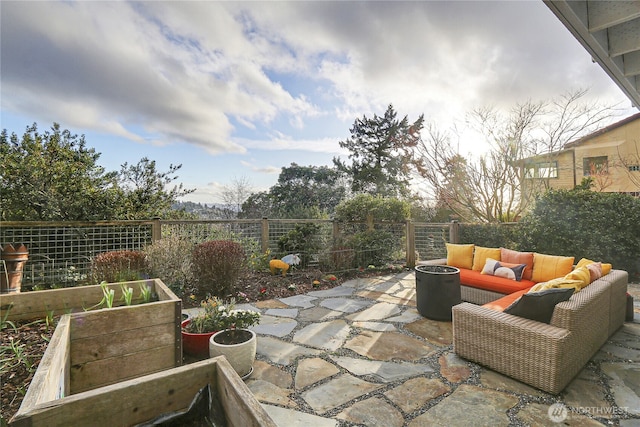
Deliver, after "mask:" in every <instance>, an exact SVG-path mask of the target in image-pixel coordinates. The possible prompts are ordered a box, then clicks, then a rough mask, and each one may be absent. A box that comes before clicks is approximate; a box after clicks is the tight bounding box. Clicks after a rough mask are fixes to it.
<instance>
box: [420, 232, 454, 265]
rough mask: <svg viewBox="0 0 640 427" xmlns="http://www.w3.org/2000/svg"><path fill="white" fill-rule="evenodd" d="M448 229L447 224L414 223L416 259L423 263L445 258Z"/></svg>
mask: <svg viewBox="0 0 640 427" xmlns="http://www.w3.org/2000/svg"><path fill="white" fill-rule="evenodd" d="M449 227H450V225H449V224H428V223H415V224H414V229H415V233H414V238H415V240H414V241H415V250H416V258H417V259H418V260H423V261H424V260H429V259H438V258H446V257H447V247H446V245H445V244H446V243H447V242H449Z"/></svg>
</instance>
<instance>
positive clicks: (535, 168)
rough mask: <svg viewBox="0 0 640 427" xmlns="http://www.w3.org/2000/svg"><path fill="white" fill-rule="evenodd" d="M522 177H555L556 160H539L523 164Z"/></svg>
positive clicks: (556, 173)
mask: <svg viewBox="0 0 640 427" xmlns="http://www.w3.org/2000/svg"><path fill="white" fill-rule="evenodd" d="M524 177H525V178H527V179H533V178H557V177H558V162H556V161H554V162H541V163H534V164H530V165H527V166H525V168H524Z"/></svg>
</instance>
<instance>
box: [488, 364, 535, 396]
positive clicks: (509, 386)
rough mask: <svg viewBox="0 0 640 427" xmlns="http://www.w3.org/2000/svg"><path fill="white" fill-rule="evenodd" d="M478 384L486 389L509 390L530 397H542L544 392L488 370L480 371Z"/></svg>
mask: <svg viewBox="0 0 640 427" xmlns="http://www.w3.org/2000/svg"><path fill="white" fill-rule="evenodd" d="M480 384H482V385H483V386H485V387H487V388H493V389H496V390H509V391H512V392H514V393H518V394H528V395H531V396H544V392H542V391H540V390H538V389H537V388H533V387H531V386H530V385H527V384H525V383H521V382H520V381H518V380H514V379H513V378H510V377H508V376H506V375H502V374H499V373H497V372H496V371H492V370H489V369H484V368H483V369H482V371H481V372H480Z"/></svg>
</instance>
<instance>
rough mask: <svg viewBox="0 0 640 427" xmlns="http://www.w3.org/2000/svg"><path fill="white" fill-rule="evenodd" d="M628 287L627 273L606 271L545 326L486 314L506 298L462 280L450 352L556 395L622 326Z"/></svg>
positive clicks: (555, 312) (494, 312) (558, 308)
mask: <svg viewBox="0 0 640 427" xmlns="http://www.w3.org/2000/svg"><path fill="white" fill-rule="evenodd" d="M443 261H444V262H443ZM428 263H429V264H437V263H446V260H432V261H430V262H428ZM461 277H464V275H463V274H461ZM495 279H496V280H503V279H501V278H495ZM627 283H628V274H627V272H626V271H622V270H611V272H609V274H606V275H605V276H602V277H601V278H599V279H597V280H595V281H593V282H592V283H591V284H589V285H588V286H586V287H584V288H583V289H582V290H580V291H579V292H576V293H574V294H573V295H572V296H571V297H570V299H569V300H568V301H564V302H561V303H559V304H557V305H556V306H555V309H554V310H553V315H552V317H551V321H550V323H549V324H546V323H542V322H538V321H535V320H530V319H526V318H523V317H518V316H515V315H511V314H508V313H505V312H502V311H498V310H495V309H492V308H490V307H489V306H490V302H491V301H492V298H493V299H499V298H501V297H504V296H505V294H503V293H500V292H494V291H490V290H489V291H487V290H483V289H481V288H478V287H477V284H476V285H474V286H473V287H470V286H466V285H465V283H464V281H463V279H462V278H461V290H462V299H463V301H467V302H463V303H462V304H459V305H456V306H454V307H453V310H452V311H453V348H454V351H455V353H456V354H458V355H459V356H460V357H463V358H465V359H467V360H470V361H473V362H476V363H478V364H481V365H484V366H486V367H488V368H490V369H492V370H495V371H497V372H500V373H503V374H505V375H508V376H510V377H512V378H515V379H517V380H519V381H522V382H524V383H526V384H529V385H531V386H533V387H536V388H538V389H541V390H543V391H546V392H548V393H552V394H557V393H559V392H560V391H562V390H563V389H564V388H565V387H566V386H567V384H569V382H570V381H571V380H572V379H573V378H574V377H575V376H576V375H577V374H578V373H579V372H580V370H581V369H582V368H583V367H584V366H585V364H586V363H587V362H588V361H589V359H590V358H591V357H592V356H593V355H594V354H595V353H596V352H597V351H598V349H599V348H600V347H601V346H602V345H603V344H604V343H605V342H606V341H607V339H608V338H609V337H610V336H611V335H612V334H613V333H614V332H615V331H616V330H617V329H618V328H620V327H621V326H622V324H623V323H624V318H625V305H626V291H627ZM524 292H526V290H521V291H519V292H517V293H518V294H519V295H521V294H522V293H524ZM513 296H514V297H515V296H516V295H515V294H514V295H513ZM513 299H516V298H513ZM487 303H489V304H487ZM478 304H485V305H484V306H483V305H478Z"/></svg>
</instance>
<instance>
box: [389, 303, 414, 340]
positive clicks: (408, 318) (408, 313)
mask: <svg viewBox="0 0 640 427" xmlns="http://www.w3.org/2000/svg"><path fill="white" fill-rule="evenodd" d="M419 319H423V317H422V316H421V315H420V313H418V310H416V309H415V308H413V307H408V308H407V309H406V310H405V311H404V312H403V313H402V314H400V315H399V316H395V317H389V318H387V319H385V320H386V321H387V322H395V323H411V322H415V321H416V320H419ZM416 335H417V334H416Z"/></svg>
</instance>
